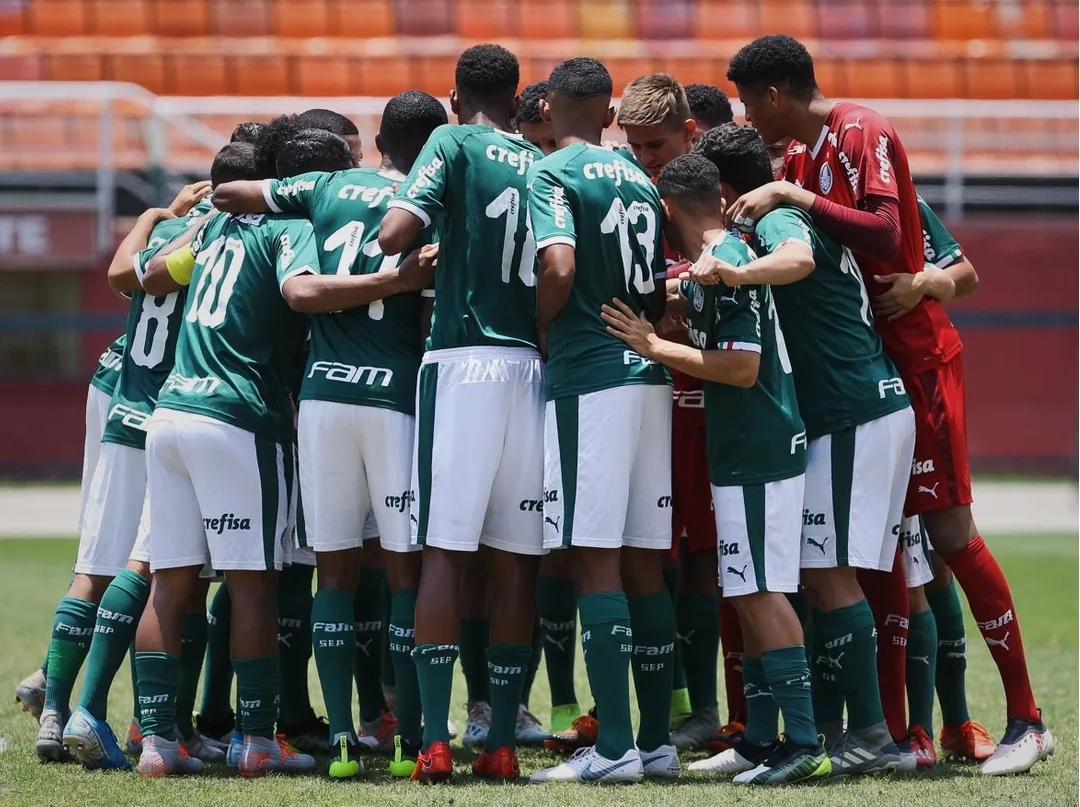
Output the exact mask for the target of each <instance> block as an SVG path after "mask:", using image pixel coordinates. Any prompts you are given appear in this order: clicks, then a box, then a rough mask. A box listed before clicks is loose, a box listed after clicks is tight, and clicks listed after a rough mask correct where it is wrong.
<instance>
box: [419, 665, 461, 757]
mask: <svg viewBox="0 0 1080 807" xmlns="http://www.w3.org/2000/svg"><path fill="white" fill-rule="evenodd" d="M412 657H413V663H414V664H415V665H416V683H417V685H418V688H419V690H420V705H421V707H422V708H423V711H424V747H423V748H421V749H420V750H421V751H424V752H426V751H427V750H428V748H429V747H430V746H431V744H432V743H438V742H442V743H449V742H450V733H449V732H448V731H447V729H446V721H447V719H448V718H449V717H450V696H451V690H452V688H453V684H454V662H455V661H456V660H457V657H458V648H457V645H453V644H422V645H418V646H417V647H416V648H414V649H413V652H412Z"/></svg>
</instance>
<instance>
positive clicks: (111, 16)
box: [90, 0, 150, 36]
mask: <svg viewBox="0 0 1080 807" xmlns="http://www.w3.org/2000/svg"><path fill="white" fill-rule="evenodd" d="M90 19H91V22H90V28H91V31H92V32H93V33H95V34H97V35H98V36H142V35H143V34H149V33H150V8H149V4H148V3H147V2H146V0H94V2H93V3H91V4H90Z"/></svg>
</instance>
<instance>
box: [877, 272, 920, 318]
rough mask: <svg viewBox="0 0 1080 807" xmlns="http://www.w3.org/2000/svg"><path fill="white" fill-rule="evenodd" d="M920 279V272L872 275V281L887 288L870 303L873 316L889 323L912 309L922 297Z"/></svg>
mask: <svg viewBox="0 0 1080 807" xmlns="http://www.w3.org/2000/svg"><path fill="white" fill-rule="evenodd" d="M921 277H922V273H921V272H920V273H919V274H907V273H897V274H893V275H874V280H876V281H877V282H878V283H881V284H882V285H883V286H886V287H887V288H886V290H885V291H884V292H883V293H882V294H879V295H877V296H876V297H874V299H873V300H871V301H870V305H871V307H872V308H873V309H874V315H875V316H878V317H886V318H887V319H888V320H889V321H890V322H891V321H892V320H894V319H899V318H900V317H902V316H904V314H907V313H908V312H909V311H911V310H912V309H914V308H915V306H917V305H918V304H919V303H920V302H921V301H922V298H923V296H924V294H923V288H922V283H921V282H920V281H921Z"/></svg>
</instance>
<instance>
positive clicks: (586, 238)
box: [529, 143, 670, 399]
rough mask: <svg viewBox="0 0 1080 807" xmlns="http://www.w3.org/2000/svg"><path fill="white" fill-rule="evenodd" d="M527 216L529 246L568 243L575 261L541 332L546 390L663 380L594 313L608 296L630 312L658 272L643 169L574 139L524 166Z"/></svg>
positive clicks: (653, 206)
mask: <svg viewBox="0 0 1080 807" xmlns="http://www.w3.org/2000/svg"><path fill="white" fill-rule="evenodd" d="M529 215H530V216H531V218H532V227H533V234H534V235H535V237H536V246H537V248H538V249H544V248H545V247H548V246H553V245H556V244H566V245H569V246H572V247H573V248H574V263H575V267H576V270H575V272H574V285H573V288H572V289H571V290H570V297H569V299H568V300H567V301H566V306H565V307H564V308H563V309H562V311H560V312H559V314H558V315H557V316H556V317H555V319H554V320H553V321H552V323H551V326H550V328H549V330H548V344H547V348H548V360H547V367H546V378H547V393H548V398H549V399H554V398H562V397H564V396H568V395H583V394H585V393H589V392H596V391H597V390H602V389H610V388H612V387H621V386H625V385H627V384H668V383H670V381H669V378H668V375H667V371H666V370H665V369H664V367H663V366H662V365H659V364H656V363H654V362H651V361H648V360H647V359H643V358H642V357H641V356H639V355H638V354H637V353H635V352H634V351H632V350H630V349H629V348H628V347H627V346H626V343H625V342H623V341H622V340H620V339H618V338H616V337H614V336H612V335H611V334H609V333H608V332H607V326H606V325H605V324H604V320H603V319H601V317H600V306H602V305H604V304H609V303H610V302H611V300H612V299H613V298H618V299H620V300H622V301H623V302H625V303H626V304H627V305H628V306H630V308H632V309H633V310H634V311H635V312H638V313H640V312H641V311H643V310H644V297H645V296H646V295H648V294H651V293H652V292H653V290H654V289H655V284H656V282H657V278H663V277H665V267H664V247H663V243H662V237H663V236H662V234H661V229H662V226H661V225H662V223H663V220H662V219H663V216H662V213H661V210H660V197H659V196H658V195H657V193H656V188H655V187H654V186H653V183H652V180H651V179H649V176H648V175H647V174H646V173H645V172H644V171H642V170H641V168H640V166H639V165H638V163H637V162H635V161H634V160H633V159H632V158H629V157H627V156H626V155H625V154H623V153H621V152H619V151H614V150H612V149H607V148H602V147H600V146H593V145H589V144H586V143H575V144H574V145H571V146H567V147H566V148H562V149H559V150H558V151H556V152H554V153H553V154H549V155H548V156H547V157H545V158H544V159H543V160H541V161H540V162H538V163H536V165H534V166H533V167H532V170H530V172H529ZM659 282H663V280H662V279H661V280H660V281H659Z"/></svg>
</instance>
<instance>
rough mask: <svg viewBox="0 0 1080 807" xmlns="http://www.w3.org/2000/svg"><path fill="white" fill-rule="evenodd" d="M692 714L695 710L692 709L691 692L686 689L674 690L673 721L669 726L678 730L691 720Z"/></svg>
mask: <svg viewBox="0 0 1080 807" xmlns="http://www.w3.org/2000/svg"><path fill="white" fill-rule="evenodd" d="M692 713H693V710H692V709H691V708H690V690H689V689H687V688H686V687H683V688H682V689H676V690H673V691H672V693H671V719H670V720H669V722H668V726H669V727H670V728H671V729H673V730H674V729H677V728H678V727H679V726H681V725H682V724H683V723H684V722H685V721H686V720H687V719H689V717H690V715H691V714H692Z"/></svg>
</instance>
